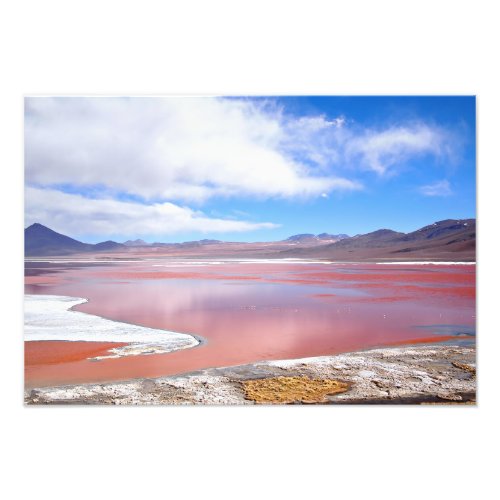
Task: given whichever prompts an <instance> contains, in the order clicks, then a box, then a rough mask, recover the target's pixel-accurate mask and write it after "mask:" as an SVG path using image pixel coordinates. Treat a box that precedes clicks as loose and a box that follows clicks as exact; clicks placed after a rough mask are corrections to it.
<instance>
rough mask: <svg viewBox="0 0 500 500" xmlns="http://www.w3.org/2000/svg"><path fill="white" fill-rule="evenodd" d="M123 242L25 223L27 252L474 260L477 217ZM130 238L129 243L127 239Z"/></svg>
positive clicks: (336, 259)
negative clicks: (280, 234)
mask: <svg viewBox="0 0 500 500" xmlns="http://www.w3.org/2000/svg"><path fill="white" fill-rule="evenodd" d="M141 242H142V240H135V241H130V240H129V241H128V242H125V244H122V243H116V242H115V241H104V242H102V243H97V244H95V245H91V244H88V243H82V242H81V241H78V240H75V239H73V238H70V237H68V236H65V235H63V234H59V233H56V232H55V231H53V230H52V229H49V228H48V227H45V226H42V225H41V224H33V225H32V226H30V227H28V228H26V229H25V255H26V256H41V257H42V256H50V255H68V254H77V253H91V252H95V253H97V252H109V253H117V254H120V253H123V252H126V253H127V254H132V255H134V256H138V257H141V258H143V257H146V258H148V257H150V256H154V257H181V258H185V257H201V258H265V259H267V258H269V259H275V258H305V259H327V260H333V261H351V262H352V261H384V260H385V261H398V260H399V261H412V260H431V261H433V260H435V261H475V260H476V220H475V219H460V220H457V219H446V220H442V221H439V222H435V223H433V224H430V225H428V226H425V227H422V228H420V229H418V230H416V231H412V232H409V233H402V232H397V231H393V230H391V229H379V230H377V231H373V232H371V233H367V234H358V235H356V236H352V237H349V236H347V235H345V234H336V235H335V234H328V233H321V234H318V235H314V234H311V233H303V234H296V235H293V236H290V237H289V238H287V239H286V240H284V241H268V242H254V243H245V242H225V241H219V240H208V239H205V240H199V241H187V242H184V243H153V244H145V245H142V244H141ZM127 243H128V244H127Z"/></svg>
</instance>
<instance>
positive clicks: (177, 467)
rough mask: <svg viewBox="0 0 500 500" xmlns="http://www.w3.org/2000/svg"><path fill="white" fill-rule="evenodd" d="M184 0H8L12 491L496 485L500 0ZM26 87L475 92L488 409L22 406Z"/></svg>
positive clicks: (8, 442) (457, 490)
mask: <svg viewBox="0 0 500 500" xmlns="http://www.w3.org/2000/svg"><path fill="white" fill-rule="evenodd" d="M5 5H7V3H5ZM173 5H174V4H173V2H157V1H150V0H144V1H143V2H133V1H128V0H122V1H120V2H118V1H109V2H102V1H96V0H87V1H86V2H67V1H54V0H46V1H44V2H35V1H20V2H9V3H8V6H2V7H1V12H0V50H1V54H2V58H1V59H0V65H1V68H2V75H3V76H2V80H1V82H0V85H1V89H2V90H1V93H0V96H1V106H0V123H1V129H0V130H1V138H2V146H1V148H0V154H1V157H2V162H1V164H0V165H1V169H0V170H1V172H2V174H1V175H2V183H1V186H2V187H3V193H2V197H1V200H2V212H1V213H2V224H3V226H4V230H3V232H2V244H1V248H2V262H3V263H4V271H5V274H6V276H7V279H6V280H5V281H4V286H3V287H2V292H1V293H2V297H1V303H2V305H3V306H4V307H3V308H2V314H3V316H4V318H6V321H5V323H4V328H2V334H3V337H4V339H5V342H4V344H3V348H4V358H3V360H2V361H3V362H2V364H1V366H2V378H3V382H4V383H3V385H2V387H3V388H4V389H3V391H4V393H3V398H2V399H3V400H2V409H3V410H4V411H3V412H2V413H3V415H2V416H3V417H4V419H3V431H4V438H3V440H2V460H3V461H4V463H3V466H2V470H3V471H4V473H5V476H6V477H5V479H4V480H3V482H2V486H1V487H2V490H4V496H5V497H6V498H16V497H19V496H23V497H27V498H30V497H36V498H41V499H45V498H50V499H52V500H54V499H59V498H61V499H62V498H64V499H66V498H68V497H71V498H75V499H80V498H85V499H88V498H89V497H94V498H157V497H166V498H201V499H205V498H218V499H224V498H231V499H234V498H238V499H241V498H259V499H260V498H273V497H275V498H325V497H330V496H331V497H339V498H348V499H352V498H370V499H373V498H383V499H393V498H394V499H396V498H397V499H400V498H405V499H421V498H454V499H455V500H456V499H462V498H463V499H468V500H470V499H471V498H488V497H490V496H491V495H492V494H494V491H498V487H497V485H496V475H497V472H496V468H497V465H496V460H495V456H496V453H497V452H496V450H497V449H498V444H499V443H498V431H497V424H498V411H497V408H498V396H497V394H496V392H497V385H498V382H497V381H498V339H499V336H500V335H499V333H498V326H497V323H498V318H497V314H496V312H497V309H498V306H497V304H496V302H497V297H498V292H497V289H496V286H495V285H496V283H497V280H496V278H498V268H497V267H496V263H495V260H497V253H498V251H497V249H498V246H497V245H498V242H497V241H496V234H497V233H498V222H497V219H498V217H499V215H498V213H499V212H500V211H499V210H498V203H497V200H498V194H497V190H498V186H499V182H498V179H499V177H498V170H499V168H500V167H499V166H500V161H499V155H498V116H500V109H499V100H498V89H499V88H500V82H499V78H498V71H497V69H498V68H497V66H498V65H497V64H496V63H495V62H496V60H497V59H498V54H497V50H496V47H498V46H499V45H500V43H499V42H500V41H499V34H498V33H499V32H498V27H497V22H498V16H497V14H496V11H495V3H494V2H484V3H479V2H476V3H475V4H473V3H471V2H464V1H453V2H452V1H442V2H439V3H437V2H435V1H433V2H430V1H428V0H421V1H419V2H401V1H387V0H379V1H377V2H373V1H354V2H333V1H331V2H326V1H315V0H310V1H309V2H270V1H266V2H264V1H261V0H255V1H254V2H235V1H234V0H233V1H228V0H227V1H217V0H212V1H211V2H203V1H191V0H186V1H184V2H182V3H181V2H178V3H176V7H173ZM26 94H58V95H60V94H77V95H78V94H99V95H102V94H120V95H131V94H140V95H143V94H155V95H157V94H217V95H224V94H243V95H247V94H250V95H251V94H253V95H258V94H327V95H328V94H330V95H331V94H333V95H339V94H346V95H349V94H389V95H390V94H476V95H477V105H478V151H479V154H478V160H479V164H478V180H479V211H478V227H479V255H478V271H479V283H480V287H479V293H478V296H479V314H478V318H479V329H478V343H479V364H478V372H479V406H478V408H472V407H436V406H433V407H431V406H429V407H419V408H407V407H342V408H338V407H335V408H332V407H309V406H307V407H292V408H281V407H279V408H85V407H83V408H82V407H78V408H77V407H64V408H59V407H49V408H24V407H23V405H22V385H23V382H22V372H23V364H22V342H21V339H22V337H21V328H22V292H23V288H22V271H23V269H22V254H23V249H22V234H23V206H22V196H23V166H22V151H23V144H22V140H23V131H22V127H23V123H22V106H23V102H22V99H23V95H26ZM490 451H491V453H492V455H491V456H490Z"/></svg>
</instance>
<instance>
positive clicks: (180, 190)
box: [25, 98, 360, 201]
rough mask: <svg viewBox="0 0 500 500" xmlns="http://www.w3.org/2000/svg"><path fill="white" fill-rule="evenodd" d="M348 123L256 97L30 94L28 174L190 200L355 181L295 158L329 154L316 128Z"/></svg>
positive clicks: (315, 191) (316, 189)
mask: <svg viewBox="0 0 500 500" xmlns="http://www.w3.org/2000/svg"><path fill="white" fill-rule="evenodd" d="M342 125H343V118H338V119H335V120H331V121H328V120H326V119H324V118H323V117H312V118H301V119H292V118H286V117H285V116H284V115H283V113H282V112H281V111H280V110H279V109H276V107H273V106H271V105H269V104H266V103H265V102H264V101H255V100H253V101H252V100H241V99H222V98H28V99H27V100H26V121H25V163H26V179H27V182H28V183H29V184H31V185H41V186H49V185H56V184H73V185H78V186H92V185H103V186H105V187H107V188H110V189H113V190H115V191H116V192H126V193H129V194H134V195H138V196H141V197H143V198H144V199H160V200H188V201H203V200H205V199H207V198H209V197H212V196H242V195H243V196H257V197H264V198H268V197H296V196H317V195H320V194H321V193H323V192H328V191H332V190H352V189H359V188H360V185H359V183H358V182H356V181H354V180H350V179H346V178H342V177H339V176H338V175H334V174H332V172H328V173H325V172H323V171H317V170H315V168H314V164H310V163H309V164H307V162H304V161H300V159H298V154H297V153H298V152H301V151H302V153H303V154H305V156H306V157H308V158H314V156H316V159H317V161H316V163H321V162H324V161H325V155H328V154H331V155H333V152H332V151H330V152H329V151H328V149H325V147H322V144H321V143H318V144H317V143H316V142H315V141H313V140H312V138H313V136H314V135H315V134H318V132H319V131H321V130H324V129H326V128H335V129H339V128H341V127H342ZM322 140H323V139H322ZM316 146H318V147H316ZM313 163H314V162H313Z"/></svg>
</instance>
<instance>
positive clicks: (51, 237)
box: [24, 222, 123, 257]
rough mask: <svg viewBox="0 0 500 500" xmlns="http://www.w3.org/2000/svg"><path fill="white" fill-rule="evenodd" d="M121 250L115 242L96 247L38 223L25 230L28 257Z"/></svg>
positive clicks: (25, 248)
mask: <svg viewBox="0 0 500 500" xmlns="http://www.w3.org/2000/svg"><path fill="white" fill-rule="evenodd" d="M119 248H123V245H122V244H120V243H116V242H114V241H105V242H103V243H97V244H96V245H92V244H90V243H82V242H81V241H78V240H74V239H73V238H70V237H69V236H65V235H64V234H60V233H56V232H55V231H53V230H52V229H49V228H48V227H46V226H43V225H42V224H38V223H37V222H36V223H35V224H32V225H31V226H29V227H27V228H26V229H25V230H24V255H26V256H40V257H42V256H47V255H68V254H73V253H83V252H99V251H103V250H108V251H109V250H117V249H119Z"/></svg>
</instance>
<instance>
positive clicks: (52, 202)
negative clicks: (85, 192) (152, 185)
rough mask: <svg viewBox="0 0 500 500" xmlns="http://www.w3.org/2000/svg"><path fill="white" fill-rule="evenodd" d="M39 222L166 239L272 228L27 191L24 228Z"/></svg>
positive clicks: (71, 230)
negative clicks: (181, 233) (181, 235)
mask: <svg viewBox="0 0 500 500" xmlns="http://www.w3.org/2000/svg"><path fill="white" fill-rule="evenodd" d="M34 222H40V223H42V224H45V225H47V226H49V227H50V228H51V229H54V230H55V231H58V232H61V233H64V234H71V235H73V236H77V235H81V234H103V235H106V236H109V237H111V236H113V235H118V234H119V235H130V236H135V235H137V236H140V235H167V234H174V233H180V232H201V233H225V232H241V231H252V230H256V229H272V228H275V227H278V226H277V225H276V224H272V223H268V222H263V223H254V222H247V221H243V220H226V219H220V218H210V217H207V216H206V215H205V214H204V213H202V212H200V211H194V210H191V209H190V208H186V207H180V206H178V205H175V204H173V203H169V202H165V203H153V204H150V205H144V204H140V203H132V202H128V201H118V200H113V199H91V198H85V197H83V196H81V195H78V194H69V193H62V192H60V191H57V190H53V189H39V188H33V187H27V188H26V192H25V225H26V226H29V225H31V224H33V223H34Z"/></svg>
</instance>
